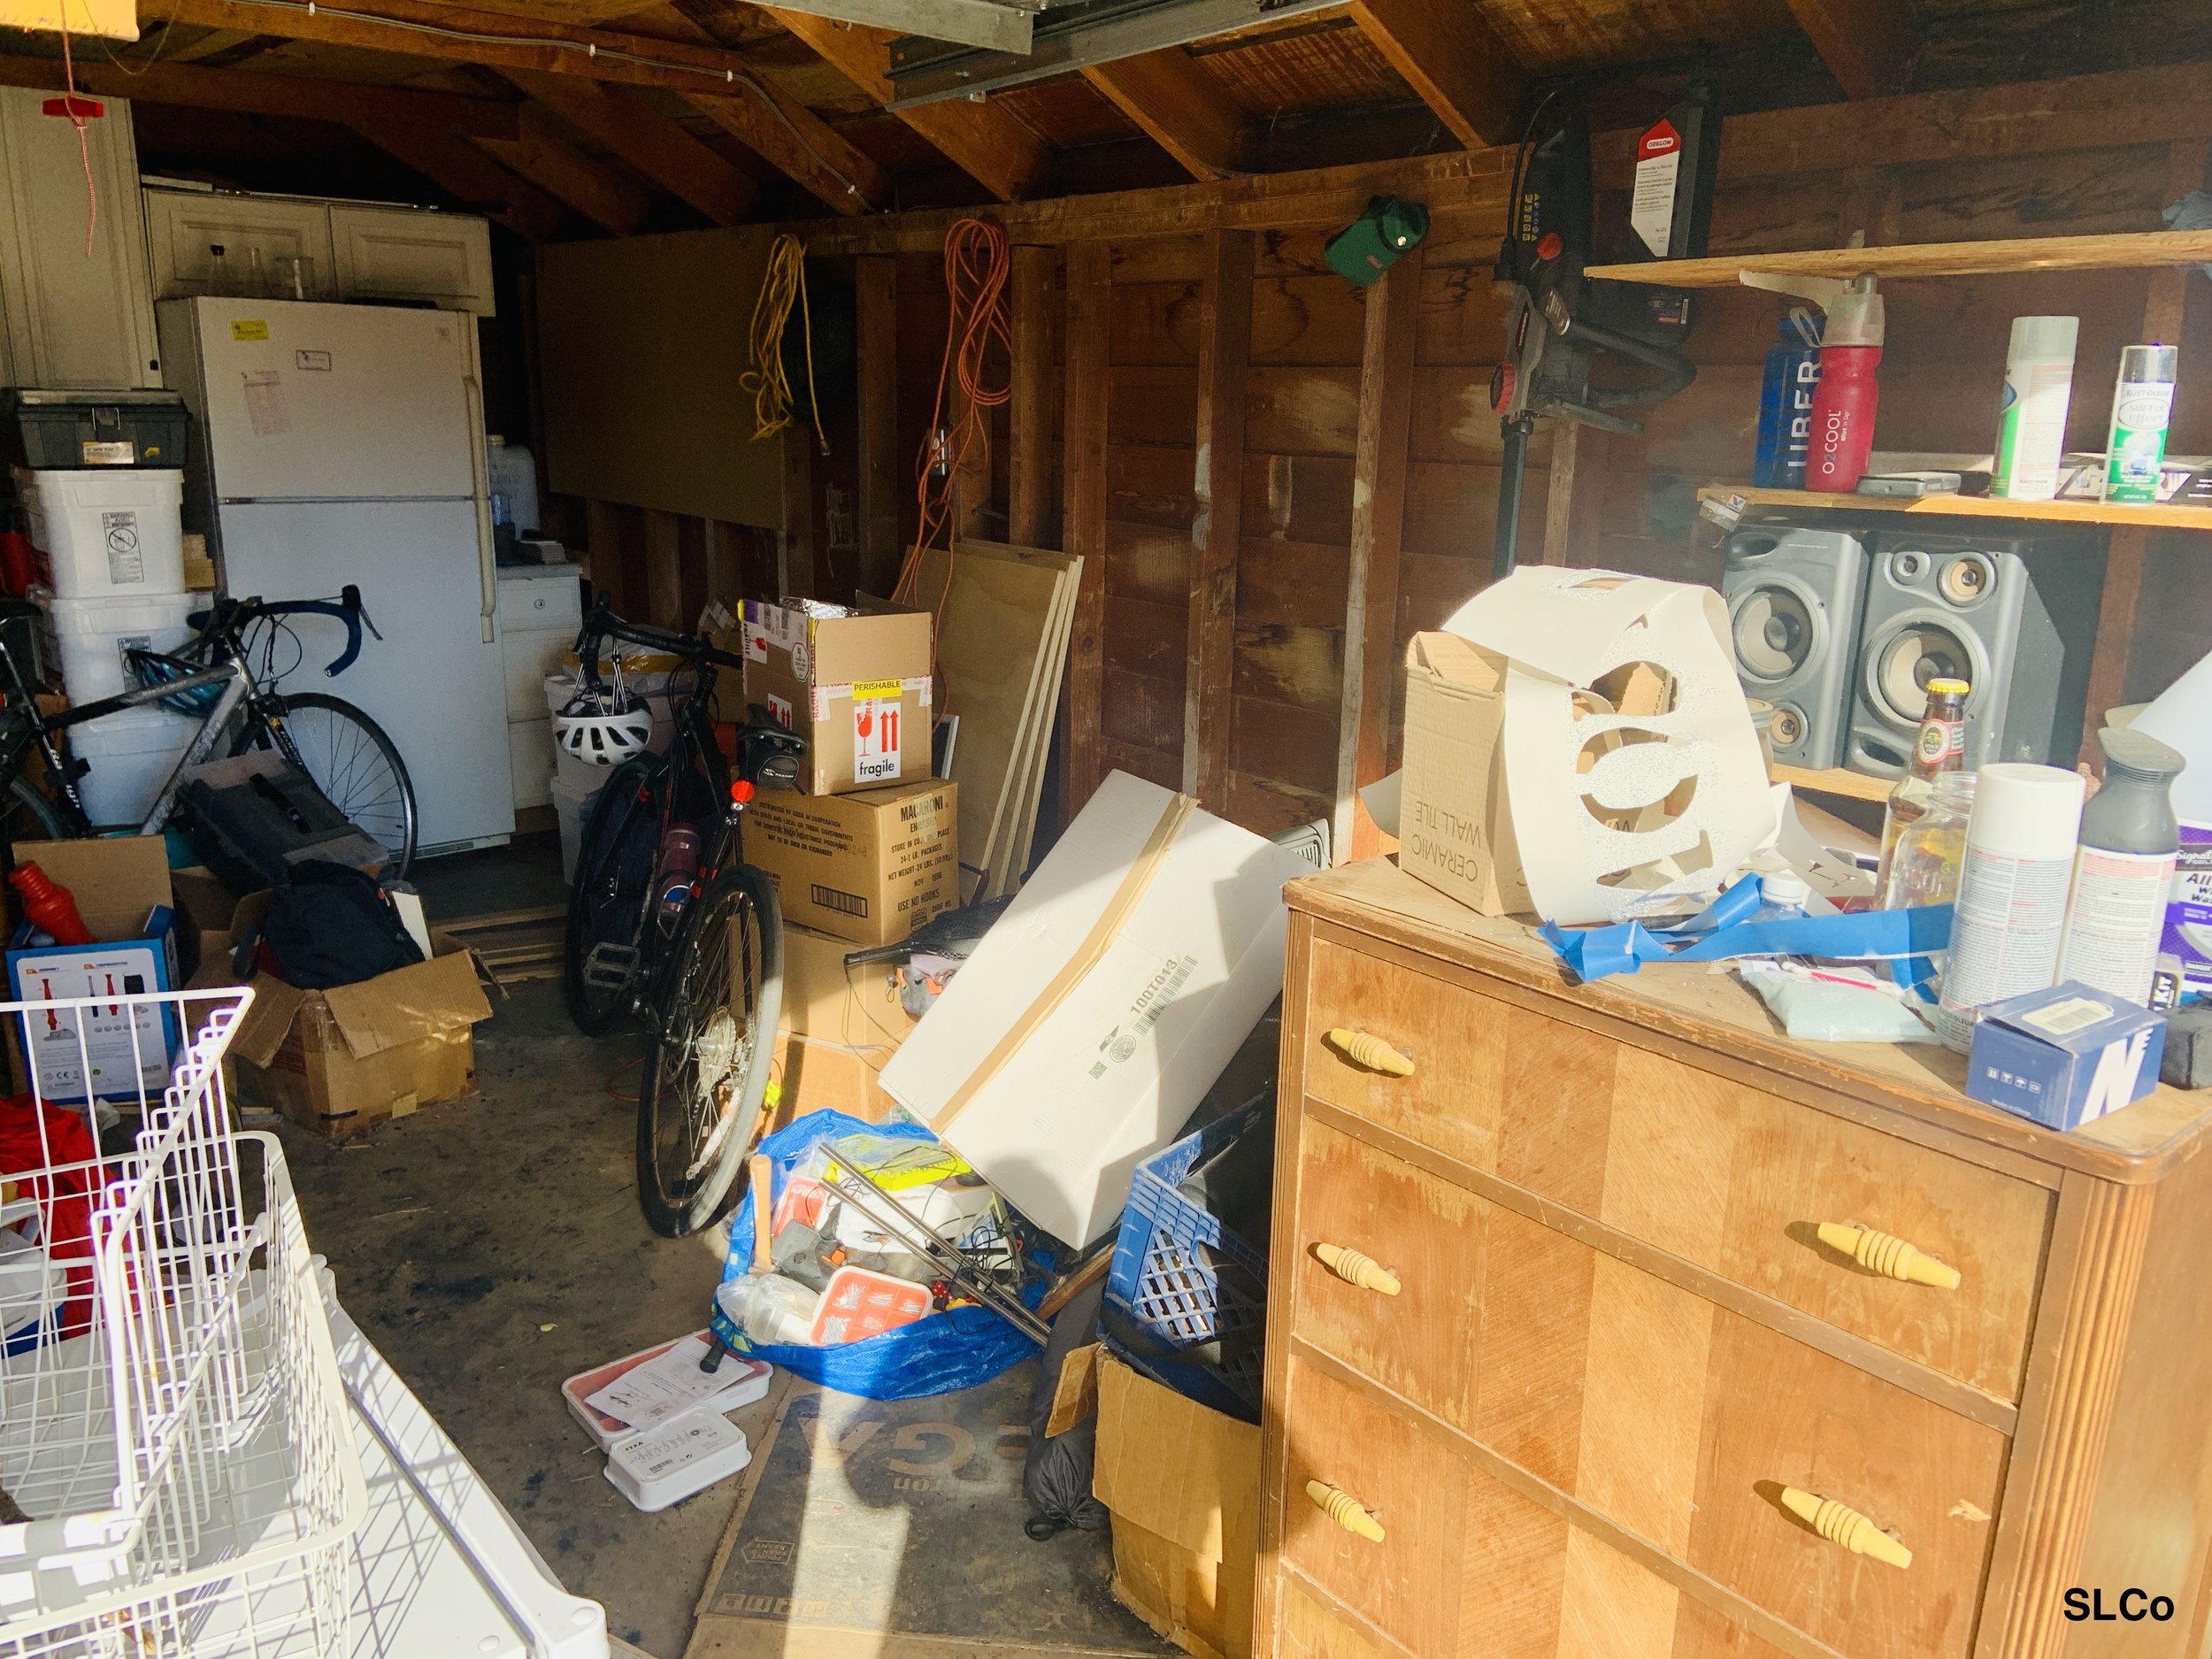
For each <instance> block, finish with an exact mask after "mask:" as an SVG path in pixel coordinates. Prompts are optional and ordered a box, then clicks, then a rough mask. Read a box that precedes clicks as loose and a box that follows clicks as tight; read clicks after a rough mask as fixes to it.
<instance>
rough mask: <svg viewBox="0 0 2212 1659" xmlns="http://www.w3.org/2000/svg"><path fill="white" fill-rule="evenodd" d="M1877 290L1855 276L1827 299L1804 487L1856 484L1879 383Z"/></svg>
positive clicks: (1844, 488)
mask: <svg viewBox="0 0 2212 1659" xmlns="http://www.w3.org/2000/svg"><path fill="white" fill-rule="evenodd" d="M1882 311H1883V307H1882V296H1880V295H1879V294H1878V293H1877V292H1875V288H1874V279H1873V277H1871V276H1862V277H1857V278H1855V279H1854V280H1853V281H1852V283H1851V286H1850V288H1848V289H1847V290H1846V291H1845V292H1844V293H1842V294H1839V295H1838V296H1836V297H1835V299H1833V300H1832V301H1831V302H1830V303H1829V306H1828V326H1827V330H1826V332H1825V333H1824V334H1822V336H1821V346H1820V385H1819V387H1818V388H1816V390H1815V391H1814V393H1813V429H1812V439H1811V445H1810V448H1809V452H1808V453H1807V455H1806V457H1805V488H1807V489H1817V490H1832V491H1836V492H1839V493H1843V492H1848V491H1850V490H1855V489H1856V488H1858V487H1859V480H1860V478H1861V477H1862V476H1863V475H1864V473H1865V472H1866V457H1867V452H1868V451H1869V450H1870V449H1873V447H1874V412H1875V407H1876V404H1877V403H1878V399H1879V397H1880V394H1881V388H1880V386H1879V385H1878V382H1877V381H1876V380H1875V367H1876V365H1878V364H1879V363H1880V362H1881V360H1882V323H1883V318H1882Z"/></svg>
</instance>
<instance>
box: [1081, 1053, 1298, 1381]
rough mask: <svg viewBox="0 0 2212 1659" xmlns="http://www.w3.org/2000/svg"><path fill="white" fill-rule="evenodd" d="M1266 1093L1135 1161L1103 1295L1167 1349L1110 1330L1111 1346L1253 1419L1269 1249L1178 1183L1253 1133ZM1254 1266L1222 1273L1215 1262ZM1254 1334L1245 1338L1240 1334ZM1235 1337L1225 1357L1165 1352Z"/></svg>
mask: <svg viewBox="0 0 2212 1659" xmlns="http://www.w3.org/2000/svg"><path fill="white" fill-rule="evenodd" d="M1273 1107H1274V1099H1273V1095H1272V1094H1263V1095H1261V1096H1259V1097H1258V1098H1257V1099H1255V1100H1252V1101H1248V1102H1246V1103H1245V1104H1244V1105H1242V1106H1240V1107H1238V1108H1237V1109H1236V1110H1234V1111H1233V1112H1230V1113H1229V1114H1228V1115H1227V1116H1226V1117H1224V1118H1217V1119H1216V1120H1215V1121H1214V1122H1213V1123H1210V1124H1209V1125H1206V1127H1205V1128H1203V1129H1202V1130H1200V1131H1199V1132H1198V1133H1196V1134H1194V1135H1189V1136H1186V1137H1185V1138H1184V1139H1183V1140H1180V1141H1177V1142H1176V1143H1175V1144H1174V1145H1173V1146H1171V1147H1169V1148H1166V1149H1165V1150H1164V1151H1161V1152H1156V1153H1155V1154H1154V1155H1153V1156H1151V1157H1149V1158H1147V1159H1146V1160H1145V1161H1144V1162H1143V1163H1142V1164H1139V1165H1137V1170H1136V1173H1135V1175H1134V1176H1133V1178H1132V1179H1131V1180H1130V1183H1129V1203H1128V1207H1127V1208H1126V1209H1125V1210H1123V1211H1122V1216H1121V1232H1120V1233H1119V1234H1118V1236H1117V1237H1116V1239H1115V1240H1114V1259H1113V1263H1112V1265H1111V1266H1110V1267H1109V1268H1108V1269H1107V1271H1106V1301H1107V1303H1108V1304H1109V1306H1110V1308H1111V1309H1112V1310H1114V1311H1115V1312H1117V1313H1118V1314H1119V1315H1120V1316H1121V1317H1123V1318H1124V1319H1125V1320H1126V1321H1127V1322H1128V1323H1129V1324H1130V1325H1132V1326H1133V1327H1134V1328H1135V1329H1136V1330H1137V1331H1139V1332H1140V1333H1142V1335H1143V1336H1144V1337H1145V1338H1146V1339H1147V1340H1148V1341H1149V1342H1151V1343H1152V1344H1154V1345H1156V1348H1158V1349H1160V1350H1164V1352H1156V1353H1152V1354H1148V1355H1141V1354H1136V1353H1133V1352H1131V1351H1130V1349H1129V1348H1128V1347H1127V1346H1126V1345H1125V1344H1123V1343H1120V1342H1117V1341H1115V1340H1113V1337H1112V1334H1111V1333H1110V1332H1109V1333H1108V1334H1107V1341H1108V1344H1109V1346H1110V1347H1111V1348H1114V1349H1115V1351H1116V1352H1117V1353H1119V1354H1120V1355H1122V1356H1123V1357H1124V1358H1126V1359H1129V1360H1130V1361H1131V1362H1132V1363H1134V1364H1135V1365H1136V1366H1137V1368H1138V1369H1139V1370H1141V1371H1146V1372H1148V1374H1150V1375H1152V1376H1153V1377H1155V1378H1156V1379H1157V1380H1158V1381H1160V1382H1162V1383H1164V1384H1165V1385H1166V1386H1169V1387H1171V1388H1173V1389H1175V1390H1177V1391H1178V1392H1179V1393H1181V1394H1188V1395H1190V1396H1191V1397H1192V1398H1194V1399H1196V1400H1199V1401H1201V1402H1204V1403H1205V1404H1208V1405H1211V1406H1215V1407H1217V1409H1222V1410H1225V1411H1230V1412H1233V1413H1234V1414H1235V1415H1237V1416H1239V1417H1248V1418H1253V1419H1254V1420H1256V1417H1257V1414H1258V1411H1259V1405H1260V1371H1261V1362H1260V1344H1259V1341H1258V1340H1257V1339H1258V1337H1259V1335H1260V1334H1261V1333H1262V1332H1263V1331H1264V1330H1265V1328H1266V1325H1267V1248H1266V1243H1265V1240H1262V1241H1261V1242H1260V1243H1259V1244H1256V1245H1255V1244H1253V1243H1251V1242H1250V1241H1248V1240H1245V1239H1242V1238H1240V1237H1239V1236H1238V1235H1237V1234H1236V1233H1233V1232H1232V1231H1231V1230H1230V1229H1229V1228H1227V1227H1225V1226H1224V1225H1222V1223H1221V1219H1220V1217H1217V1216H1215V1215H1213V1214H1212V1213H1211V1212H1210V1211H1208V1210H1202V1209H1200V1208H1199V1207H1198V1206H1197V1205H1196V1204H1194V1203H1193V1202H1191V1201H1190V1200H1189V1199H1188V1198H1187V1197H1186V1196H1185V1195H1184V1194H1182V1192H1181V1191H1180V1190H1179V1187H1180V1183H1181V1182H1182V1180H1183V1178H1184V1177H1185V1176H1187V1175H1188V1174H1189V1173H1190V1172H1191V1171H1192V1170H1194V1169H1195V1168H1196V1167H1197V1166H1198V1165H1199V1164H1202V1163H1203V1162H1205V1161H1206V1160H1207V1159H1209V1158H1211V1157H1213V1156H1216V1155H1217V1153H1219V1152H1220V1151H1222V1149H1223V1148H1226V1147H1228V1146H1229V1145H1231V1144H1232V1143H1233V1142H1235V1141H1239V1140H1240V1139H1242V1138H1243V1137H1244V1136H1245V1135H1247V1134H1249V1133H1251V1132H1252V1131H1253V1130H1254V1129H1255V1128H1256V1127H1257V1126H1258V1125H1260V1123H1261V1122H1262V1121H1263V1119H1264V1118H1266V1117H1267V1115H1268V1114H1269V1113H1270V1112H1271V1110H1273ZM1219 1262H1227V1263H1233V1264H1234V1265H1235V1266H1237V1267H1239V1268H1241V1269H1243V1270H1244V1272H1245V1273H1247V1274H1249V1275H1250V1281H1249V1283H1248V1284H1247V1283H1245V1282H1243V1281H1242V1279H1241V1276H1233V1277H1232V1278H1231V1279H1229V1280H1228V1281H1227V1282H1226V1283H1225V1282H1224V1281H1223V1279H1222V1276H1221V1273H1220V1271H1219V1269H1218V1267H1217V1263H1219ZM1246 1336H1249V1337H1251V1338H1252V1339H1253V1340H1250V1341H1249V1342H1236V1341H1235V1339H1238V1338H1240V1337H1246ZM1216 1341H1225V1342H1231V1343H1233V1344H1234V1346H1235V1347H1236V1348H1237V1351H1236V1352H1235V1353H1233V1354H1231V1355H1229V1356H1225V1360H1224V1363H1222V1364H1220V1365H1214V1364H1211V1363H1208V1362H1206V1361H1204V1360H1201V1359H1196V1358H1193V1359H1189V1360H1181V1359H1176V1358H1172V1357H1169V1356H1172V1355H1176V1354H1180V1353H1182V1352H1184V1351H1186V1350H1188V1349H1190V1348H1196V1347H1199V1346H1201V1345H1202V1344H1205V1343H1210V1342H1216Z"/></svg>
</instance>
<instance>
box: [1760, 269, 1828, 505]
mask: <svg viewBox="0 0 2212 1659" xmlns="http://www.w3.org/2000/svg"><path fill="white" fill-rule="evenodd" d="M1819 384H1820V324H1819V322H1818V321H1817V320H1816V319H1815V318H1814V317H1813V314H1812V313H1811V312H1810V311H1807V310H1806V309H1805V308H1804V307H1802V306H1793V307H1791V309H1790V314H1789V315H1788V316H1786V317H1785V318H1784V319H1782V326H1781V331H1780V334H1778V337H1777V338H1776V340H1775V342H1774V344H1773V345H1771V346H1770V347H1768V348H1767V364H1766V373H1765V375H1764V376H1763V378H1762V379H1761V380H1760V382H1759V443H1758V449H1757V450H1756V452H1755V459H1754V460H1753V462H1752V465H1751V481H1752V482H1753V483H1754V484H1755V485H1757V486H1758V487H1759V488H1761V489H1802V488H1805V455H1806V451H1807V449H1808V447H1809V443H1810V442H1811V438H1812V430H1813V388H1815V387H1816V386H1817V385H1819Z"/></svg>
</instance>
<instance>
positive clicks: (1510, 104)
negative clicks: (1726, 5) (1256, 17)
mask: <svg viewBox="0 0 2212 1659" xmlns="http://www.w3.org/2000/svg"><path fill="white" fill-rule="evenodd" d="M1835 3H1836V4H1839V5H1840V4H1857V0H1835ZM1792 4H1799V0H1792ZM1352 17H1353V19H1355V20H1356V22H1357V23H1358V24H1359V27H1360V32H1361V33H1362V34H1363V35H1366V36H1367V38H1368V39H1369V40H1370V41H1371V42H1373V43H1374V46H1375V49H1376V50H1378V51H1379V52H1380V53H1382V55H1383V56H1384V57H1385V58H1387V59H1389V60H1390V66H1391V67H1392V68H1393V69H1394V70H1396V71H1397V72H1398V73H1399V74H1400V75H1402V77H1404V79H1405V82H1406V84H1407V85H1408V86H1409V87H1411V88H1413V89H1414V91H1415V92H1417V93H1418V94H1419V95H1420V97H1421V101H1422V102H1423V103H1424V104H1427V105H1428V106H1429V108H1430V109H1432V110H1433V111H1436V119H1438V120H1440V121H1441V122H1443V123H1444V125H1445V127H1447V128H1448V130H1449V131H1450V133H1451V134H1452V136H1453V137H1455V138H1456V139H1457V140H1459V142H1461V143H1463V144H1464V145H1466V146H1467V148H1468V149H1470V150H1475V149H1479V148H1480V147H1481V146H1482V145H1485V144H1502V143H1506V142H1510V141H1511V140H1512V139H1513V138H1514V137H1515V136H1516V135H1517V130H1518V129H1517V127H1516V126H1515V121H1516V119H1517V117H1518V115H1519V112H1520V104H1521V93H1522V90H1523V88H1524V85H1525V77H1524V76H1523V74H1522V73H1521V66H1520V65H1519V64H1518V63H1517V62H1516V61H1515V59H1514V57H1513V54H1512V53H1511V52H1510V51H1509V50H1507V49H1506V45H1505V42H1503V41H1502V40H1500V39H1499V38H1498V35H1497V31H1496V30H1495V29H1494V28H1492V27H1490V25H1489V24H1488V23H1487V22H1486V21H1485V20H1484V19H1483V17H1482V15H1481V13H1479V12H1477V11H1476V10H1475V7H1474V0H1354V4H1353V6H1352Z"/></svg>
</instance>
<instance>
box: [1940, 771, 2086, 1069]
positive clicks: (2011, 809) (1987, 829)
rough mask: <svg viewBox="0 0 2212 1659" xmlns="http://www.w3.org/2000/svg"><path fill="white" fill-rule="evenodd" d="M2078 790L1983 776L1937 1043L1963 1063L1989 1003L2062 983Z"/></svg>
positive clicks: (2077, 782) (2051, 781)
mask: <svg viewBox="0 0 2212 1659" xmlns="http://www.w3.org/2000/svg"><path fill="white" fill-rule="evenodd" d="M2081 799H2082V781H2081V776H2080V774H2079V773H2078V772H2067V771H2065V770H2063V769H2062V768H2061V767H2057V766H2034V765H2030V764H2025V763H2024V762H2016V761H2003V762H2000V763H1999V764H1995V765H1992V766H1984V767H1983V768H1982V769H1981V773H1980V779H1979V781H1978V782H1977V783H1976V785H1975V787H1974V815H1973V817H1971V818H1969V819H1968V820H1967V823H1966V856H1965V860H1964V862H1963V863H1962V864H1961V865H1960V868H1959V891H1958V897H1957V899H1956V900H1955V901H1954V902H1955V905H1956V907H1957V908H1956V909H1955V910H1954V911H1953V913H1952V917H1951V949H1950V951H1949V954H1948V956H1947V958H1946V960H1945V963H1944V968H1943V1001H1942V1003H1941V1005H1940V1006H1939V1008H1938V1009H1937V1010H1936V1034H1937V1035H1938V1036H1939V1037H1940V1038H1942V1039H1943V1041H1944V1044H1945V1046H1946V1047H1947V1048H1954V1049H1955V1050H1957V1051H1958V1052H1959V1053H1960V1054H1964V1053H1965V1052H1966V1051H1967V1050H1968V1049H1969V1048H1971V1047H1972V1046H1973V1042H1974V1022H1975V1020H1976V1019H1977V1018H1978V1010H1980V1009H1981V1008H1982V1007H1983V1006H1984V1005H1985V1004H1986V1003H1990V1002H2002V1001H2003V1000H2004V999H2005V998H2006V997H2008V996H2018V995H2021V994H2022V993H2023V992H2025V991H2039V990H2042V989H2044V988H2045V987H2047V986H2051V985H2055V984H2056V983H2057V981H2058V956H2059V949H2060V947H2061V945H2062V943H2063V942H2064V940H2065V936H2066V895H2067V894H2068V892H2069V891H2070V888H2071V887H2072V886H2073V877H2074V844H2075V842H2076V841H2077V840H2078V838H2079V835H2080V831H2081Z"/></svg>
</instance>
